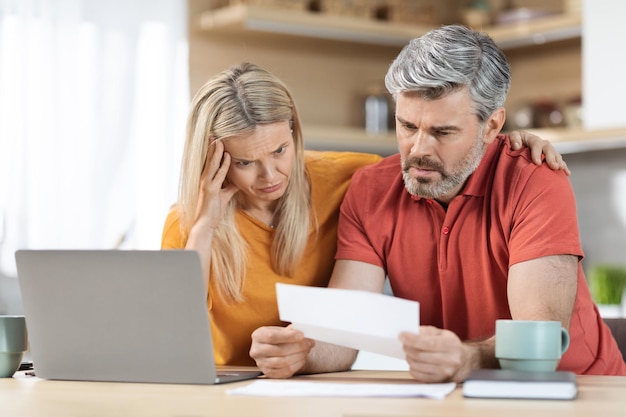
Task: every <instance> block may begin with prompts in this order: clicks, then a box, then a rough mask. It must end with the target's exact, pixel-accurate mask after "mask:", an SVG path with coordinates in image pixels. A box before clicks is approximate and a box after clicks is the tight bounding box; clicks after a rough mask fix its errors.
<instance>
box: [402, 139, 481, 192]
mask: <svg viewBox="0 0 626 417" xmlns="http://www.w3.org/2000/svg"><path fill="white" fill-rule="evenodd" d="M483 145H484V143H483V138H482V132H481V134H480V135H479V136H478V137H477V138H476V140H475V142H474V145H473V146H472V148H471V149H470V151H469V153H468V154H467V155H466V156H465V158H463V159H462V160H461V161H459V163H457V164H456V166H454V167H453V169H452V170H451V171H450V172H447V171H445V170H444V167H443V164H442V163H441V162H440V161H437V160H434V159H431V158H427V157H419V158H409V159H406V160H404V159H403V160H402V161H401V164H402V179H403V180H404V186H405V187H406V189H407V191H408V192H409V193H410V194H411V195H415V196H419V197H422V198H431V199H438V198H442V197H445V196H447V195H449V194H450V193H451V192H452V191H453V190H454V189H455V188H456V187H457V186H458V185H460V184H463V183H464V182H465V181H466V180H467V179H468V178H469V176H470V175H472V173H473V172H474V171H475V170H476V168H478V165H479V164H480V161H481V159H482V157H483V155H484V153H485V151H484V149H483ZM411 167H416V168H421V169H429V170H434V171H437V172H439V175H441V178H440V179H430V178H413V177H412V176H411V174H409V168H411Z"/></svg>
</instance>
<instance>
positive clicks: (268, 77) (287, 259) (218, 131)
mask: <svg viewBox="0 0 626 417" xmlns="http://www.w3.org/2000/svg"><path fill="white" fill-rule="evenodd" d="M283 121H287V122H289V123H290V125H291V128H292V132H293V140H294V145H295V161H294V165H293V169H292V172H291V176H290V178H289V184H288V185H287V189H286V191H285V194H284V195H283V196H282V197H281V198H280V200H279V202H278V205H277V208H276V215H277V218H278V219H279V220H278V223H277V225H276V231H275V234H274V240H273V243H272V247H271V259H272V265H273V268H274V269H275V270H276V271H277V272H278V273H279V274H281V275H286V276H290V275H293V273H294V272H295V267H296V264H297V263H298V261H299V260H300V259H301V257H302V253H303V251H304V248H305V246H306V243H307V238H308V234H309V227H310V225H311V217H310V211H311V210H310V186H309V181H308V178H307V175H306V172H305V167H304V143H303V139H302V128H301V124H300V119H299V117H298V112H297V110H296V106H295V102H294V100H293V97H292V96H291V93H290V92H289V90H288V89H287V87H286V86H285V84H283V82H282V81H280V80H279V79H278V78H276V77H275V76H273V75H272V74H270V73H269V72H267V71H265V70H264V69H262V68H260V67H258V66H257V65H254V64H250V63H243V64H240V65H236V66H233V67H231V68H230V69H228V70H226V71H223V72H221V73H219V74H218V75H216V76H215V77H213V78H212V79H210V80H209V81H208V82H207V83H206V84H205V85H204V86H202V88H200V90H199V91H198V93H197V94H196V96H195V97H194V99H193V102H192V108H191V112H190V114H189V118H188V120H187V138H186V142H185V149H184V152H183V162H182V167H181V179H180V186H179V197H178V210H179V214H180V225H181V233H182V235H183V237H184V238H185V239H186V238H187V237H188V235H189V230H190V229H191V226H192V225H193V222H194V220H195V216H196V210H197V206H198V198H199V188H200V177H201V175H202V170H203V167H204V165H205V161H206V160H207V158H211V155H213V152H214V147H213V146H211V145H212V144H214V142H215V141H216V140H221V139H226V138H229V137H232V136H238V135H246V134H251V133H253V132H254V130H255V128H256V127H257V126H258V125H262V124H269V123H277V122H283ZM236 197H237V196H236V195H235V198H233V199H232V200H231V201H230V203H229V205H228V207H227V209H226V211H225V213H224V216H223V218H222V221H221V222H220V224H219V226H218V227H217V228H216V229H215V232H214V235H213V244H212V248H211V271H210V279H211V280H213V282H214V284H215V286H216V288H217V292H218V293H219V295H220V296H222V297H223V298H224V299H225V300H227V301H229V302H239V301H242V300H243V296H242V289H243V283H244V280H245V278H246V277H245V271H246V262H247V245H246V242H245V241H244V240H243V238H242V236H241V234H240V233H239V230H238V228H237V225H236V222H235V211H236V210H237V208H238V207H239V206H240V203H239V202H238V200H237V198H236Z"/></svg>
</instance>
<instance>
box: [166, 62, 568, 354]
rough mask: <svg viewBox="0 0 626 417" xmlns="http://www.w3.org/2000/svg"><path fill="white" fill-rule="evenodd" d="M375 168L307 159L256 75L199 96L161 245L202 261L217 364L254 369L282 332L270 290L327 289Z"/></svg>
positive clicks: (284, 95) (268, 80) (248, 70)
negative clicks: (346, 217) (366, 172)
mask: <svg viewBox="0 0 626 417" xmlns="http://www.w3.org/2000/svg"><path fill="white" fill-rule="evenodd" d="M515 139H517V145H516V146H521V144H522V136H521V135H516V136H515ZM524 140H525V141H526V142H527V143H530V144H531V145H532V148H533V149H534V150H535V154H536V156H537V161H538V163H540V156H541V153H542V152H544V153H546V157H547V158H548V159H549V160H550V161H551V162H552V163H551V166H553V167H554V168H563V169H566V167H565V166H564V163H563V162H562V159H561V157H560V155H558V154H557V153H556V152H555V151H554V149H553V148H552V147H551V146H550V144H549V143H548V142H546V141H543V140H541V139H540V138H537V137H533V136H532V135H524ZM529 146H530V145H529ZM380 159H381V158H380V157H379V156H377V155H370V154H362V153H352V152H312V151H305V149H304V143H303V138H302V128H301V124H300V119H299V117H298V112H297V109H296V106H295V103H294V100H293V97H292V95H291V93H290V92H289V90H288V89H287V87H286V86H285V85H284V84H283V83H282V82H281V81H280V80H279V79H277V78H276V77H275V76H273V75H272V74H270V73H268V72H267V71H265V70H263V69H262V68H260V67H258V66H256V65H253V64H248V63H244V64H241V65H237V66H234V67H232V68H230V69H228V70H226V71H223V72H222V73H220V74H218V75H216V76H215V77H213V78H212V79H210V80H209V81H208V82H207V83H206V84H205V85H204V86H203V87H202V88H201V89H200V90H199V91H198V93H197V94H196V96H195V98H194V100H193V103H192V108H191V111H190V114H189V119H188V127H187V138H186V143H185V149H184V154H183V162H182V170H181V179H180V189H179V199H178V202H177V204H176V205H175V206H174V207H173V209H172V211H171V212H170V214H169V216H168V218H167V220H166V223H165V227H164V230H163V239H162V247H163V248H164V249H175V248H176V249H180V248H185V249H190V250H196V251H197V252H198V254H199V255H200V259H201V262H202V268H203V271H204V275H205V279H206V283H207V288H208V295H207V306H208V310H209V313H210V314H209V315H210V320H211V326H212V331H213V335H214V350H215V358H216V362H217V364H219V365H254V364H255V361H254V360H253V359H252V358H251V357H250V355H249V350H250V345H251V338H250V337H251V334H252V332H253V331H254V330H255V329H257V328H259V327H264V326H284V325H285V323H282V322H281V321H280V320H279V317H278V310H277V306H276V294H275V283H276V282H286V283H291V284H299V285H311V286H326V285H327V283H328V280H329V278H330V275H331V272H332V269H333V264H334V255H335V250H336V239H337V219H338V214H339V205H340V203H341V200H342V198H343V195H344V193H345V191H346V189H347V186H348V183H349V181H350V178H351V177H352V174H353V173H354V172H355V171H356V170H357V169H359V168H360V167H363V166H365V165H368V164H372V163H374V162H376V161H378V160H380ZM311 343H312V342H311Z"/></svg>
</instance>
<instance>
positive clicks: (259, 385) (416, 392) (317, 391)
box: [227, 380, 456, 399]
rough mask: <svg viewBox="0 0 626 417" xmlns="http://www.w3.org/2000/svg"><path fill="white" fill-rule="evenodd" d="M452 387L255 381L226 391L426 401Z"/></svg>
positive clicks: (443, 393)
mask: <svg viewBox="0 0 626 417" xmlns="http://www.w3.org/2000/svg"><path fill="white" fill-rule="evenodd" d="M455 387H456V384H455V383H454V382H448V383H444V384H417V383H414V384H413V383H409V384H364V383H359V382H355V383H353V384H352V383H350V384H345V383H343V384H342V383H327V382H307V381H277V380H259V381H254V382H253V383H251V384H248V385H246V386H243V387H238V388H235V389H231V390H228V391H227V393H228V394H231V395H253V396H262V397H426V398H434V399H443V398H445V397H446V396H447V395H448V394H450V393H451V392H452V391H454V388H455Z"/></svg>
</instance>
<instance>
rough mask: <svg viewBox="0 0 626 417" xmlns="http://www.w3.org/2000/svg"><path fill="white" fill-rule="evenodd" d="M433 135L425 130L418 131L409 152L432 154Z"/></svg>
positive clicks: (413, 153) (411, 153)
mask: <svg viewBox="0 0 626 417" xmlns="http://www.w3.org/2000/svg"><path fill="white" fill-rule="evenodd" d="M433 140H434V139H433V137H432V136H431V135H429V134H428V133H425V132H421V131H420V132H417V133H416V134H415V135H414V136H413V138H412V143H411V148H410V149H409V154H410V155H411V156H424V155H431V154H432V145H433V144H432V141H433Z"/></svg>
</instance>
